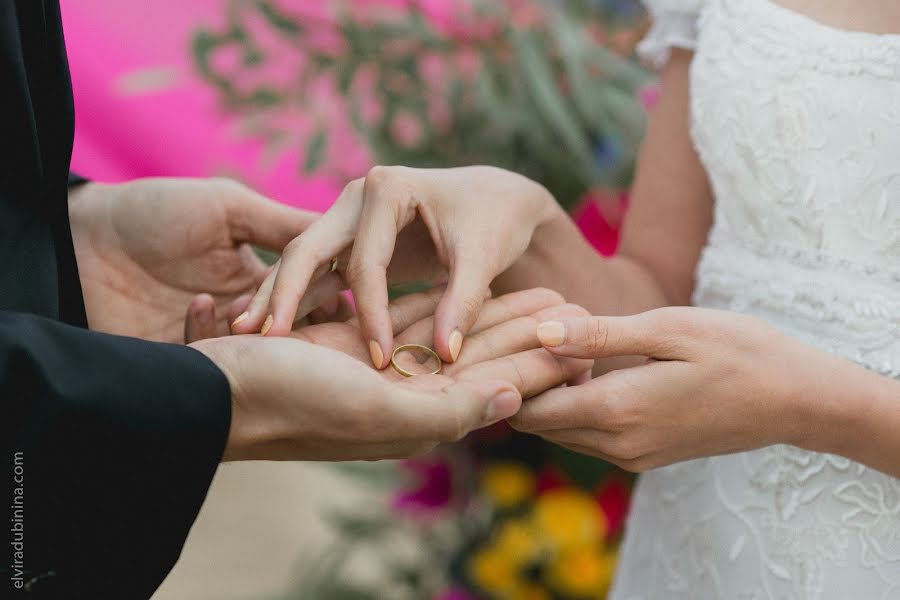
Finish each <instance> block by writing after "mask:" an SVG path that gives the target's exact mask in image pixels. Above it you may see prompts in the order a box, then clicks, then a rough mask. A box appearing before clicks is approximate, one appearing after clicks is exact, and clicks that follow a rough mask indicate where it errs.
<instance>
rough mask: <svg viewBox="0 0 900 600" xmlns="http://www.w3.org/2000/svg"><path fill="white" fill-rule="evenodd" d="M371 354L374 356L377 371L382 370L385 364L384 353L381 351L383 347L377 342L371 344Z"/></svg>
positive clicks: (373, 341)
mask: <svg viewBox="0 0 900 600" xmlns="http://www.w3.org/2000/svg"><path fill="white" fill-rule="evenodd" d="M369 354H370V355H371V356H372V364H373V365H375V368H376V369H380V368H381V365H382V363H384V352H382V351H381V346H379V345H378V342H376V341H375V340H372V341H371V342H369Z"/></svg>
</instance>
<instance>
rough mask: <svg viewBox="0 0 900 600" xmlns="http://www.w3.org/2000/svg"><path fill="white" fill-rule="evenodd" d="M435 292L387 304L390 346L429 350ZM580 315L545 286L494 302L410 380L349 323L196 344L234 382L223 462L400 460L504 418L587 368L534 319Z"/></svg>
mask: <svg viewBox="0 0 900 600" xmlns="http://www.w3.org/2000/svg"><path fill="white" fill-rule="evenodd" d="M440 295H441V293H440V291H436V292H430V293H427V294H418V295H413V296H407V297H404V298H401V299H400V300H398V301H396V302H394V303H392V305H391V307H390V317H391V320H392V331H393V332H395V333H396V335H397V338H398V341H400V340H402V341H403V343H419V344H427V343H428V341H429V339H430V338H431V332H432V330H433V320H432V318H431V316H430V315H431V313H432V312H433V311H434V308H435V306H436V305H437V303H438V301H439V298H440ZM584 314H585V311H584V310H583V309H580V308H578V307H575V306H572V305H565V304H562V299H561V298H560V297H559V295H558V294H556V293H554V292H550V291H547V290H530V291H527V292H519V293H516V294H510V295H508V296H505V297H503V298H499V299H496V300H491V301H489V302H488V303H487V304H486V305H485V308H484V310H483V311H482V313H481V315H480V317H479V319H478V321H477V322H476V323H475V325H474V326H473V329H472V331H473V335H472V337H471V339H470V343H469V344H467V345H466V348H465V350H464V351H463V352H462V353H461V354H460V356H459V360H458V361H457V362H456V363H455V364H452V365H445V366H444V370H443V371H442V373H441V374H440V375H428V376H419V377H413V378H410V379H405V378H403V377H401V376H400V375H399V374H397V373H396V372H394V370H393V369H387V370H385V371H383V372H379V371H375V370H373V369H372V368H371V367H370V366H368V364H366V363H365V362H362V361H365V360H367V357H368V350H367V346H366V343H365V341H364V339H363V338H362V337H360V335H359V330H358V328H357V324H356V323H355V322H354V321H351V322H348V323H325V324H321V325H314V326H310V327H305V328H302V329H299V330H297V331H295V332H294V333H293V334H292V336H293V338H294V339H291V338H264V337H259V336H233V337H229V338H218V339H210V340H204V341H201V342H197V343H195V344H193V346H194V347H195V348H197V349H198V350H200V351H201V352H204V353H205V354H207V356H209V357H210V358H211V359H212V360H213V361H214V362H215V363H216V364H217V365H219V367H220V368H221V369H222V370H223V371H224V372H225V374H226V375H227V376H228V379H229V381H230V383H231V389H232V394H233V401H234V409H233V415H232V425H231V432H230V435H229V440H228V446H227V449H226V453H225V459H226V460H251V459H270V460H271V459H275V460H358V459H370V460H371V459H381V458H400V457H404V456H409V455H413V454H419V453H423V452H427V451H429V450H430V449H432V448H433V447H434V446H435V445H436V444H438V443H440V442H448V441H455V440H458V439H460V438H461V437H462V436H464V435H465V434H467V433H468V432H469V431H471V430H473V429H476V428H479V427H485V426H487V425H490V424H491V423H494V422H496V421H498V420H500V419H503V418H506V417H508V416H510V415H512V414H514V413H515V412H516V411H517V410H518V409H519V406H520V403H521V398H522V397H523V396H524V397H528V396H532V395H534V394H537V393H539V392H541V391H543V390H545V389H549V388H551V387H553V386H556V385H560V384H562V383H564V382H566V381H568V380H571V379H573V378H576V377H578V376H579V375H580V374H582V373H585V372H586V371H587V370H588V369H590V364H591V363H590V361H585V360H578V359H569V358H561V357H555V356H553V355H552V354H550V353H549V352H547V351H546V350H543V349H541V348H540V343H539V341H538V339H537V335H536V334H535V329H536V325H537V323H538V322H539V320H540V319H546V318H568V317H575V316H581V315H584ZM309 342H313V343H309ZM325 345H328V346H330V348H327V347H325ZM348 355H349V356H348Z"/></svg>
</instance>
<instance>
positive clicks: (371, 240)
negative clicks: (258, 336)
mask: <svg viewBox="0 0 900 600" xmlns="http://www.w3.org/2000/svg"><path fill="white" fill-rule="evenodd" d="M560 212H561V211H560V209H559V207H558V206H557V205H556V203H555V202H554V201H553V198H552V197H551V196H550V194H549V193H548V192H547V191H546V190H545V189H544V188H542V187H541V186H539V185H538V184H536V183H534V182H532V181H530V180H528V179H526V178H524V177H522V176H520V175H516V174H514V173H510V172H507V171H503V170H501V169H496V168H492V167H466V168H459V169H410V168H406V167H376V168H375V169H372V170H371V171H370V172H369V174H368V175H367V176H366V178H365V179H359V180H356V181H354V182H352V183H350V184H349V185H348V186H347V187H346V189H345V190H344V192H343V193H342V194H341V196H340V197H339V198H338V200H337V202H336V203H335V205H334V206H333V207H332V208H331V210H329V211H328V212H327V213H326V214H325V215H324V216H323V217H322V218H321V219H320V220H319V221H317V222H316V223H315V224H314V225H312V226H310V227H309V229H307V230H306V231H305V232H304V233H303V234H302V235H301V236H299V237H298V238H297V239H295V240H294V241H293V242H291V243H290V244H288V246H287V247H286V248H285V251H284V254H283V255H282V257H281V260H280V261H279V263H278V264H277V265H276V267H275V269H273V271H272V273H270V274H269V276H268V277H267V278H266V280H265V282H264V283H263V284H262V286H261V287H260V289H259V291H258V292H257V293H256V295H255V296H254V298H253V300H252V301H251V303H250V307H249V309H248V313H247V316H246V317H243V318H242V320H241V322H240V323H236V324H235V327H234V330H235V332H238V333H250V332H255V331H260V329H261V328H262V329H263V330H264V332H265V333H267V334H270V335H287V334H288V332H290V330H291V322H292V320H293V318H294V314H295V312H296V308H297V304H298V302H299V301H300V299H301V298H302V297H303V295H304V293H305V292H306V291H307V287H308V285H309V282H310V280H311V278H312V276H313V273H314V272H315V271H316V269H317V268H320V267H321V265H323V264H327V263H329V262H330V261H331V259H332V257H335V256H338V255H340V254H341V253H342V252H343V253H344V255H343V256H342V260H341V261H340V263H341V264H345V265H346V269H345V274H346V279H347V281H348V283H349V284H350V288H351V289H352V290H353V295H354V298H355V299H356V304H357V310H358V311H359V318H360V329H361V330H362V333H363V336H365V339H367V340H369V344H368V346H369V350H370V355H371V360H372V362H373V363H374V364H375V366H376V367H378V368H382V367H384V366H386V364H387V362H388V358H389V356H390V353H391V351H392V350H393V348H394V344H393V335H392V333H391V327H390V318H389V316H388V308H387V307H388V295H387V286H388V283H397V282H402V281H407V282H408V281H415V280H426V281H431V282H434V281H439V280H441V279H442V278H447V279H448V281H449V284H448V286H447V292H446V294H445V295H444V298H443V299H442V301H441V302H440V304H439V305H438V307H437V311H436V313H435V330H434V346H435V349H436V351H437V353H438V354H439V355H440V356H441V358H442V359H444V360H445V361H447V362H453V361H455V360H456V359H457V358H458V356H459V353H460V350H461V347H462V342H463V336H465V335H466V334H467V333H468V332H469V330H470V329H471V327H472V325H473V324H474V323H475V321H476V320H477V318H478V313H479V310H480V309H481V306H482V303H483V302H484V299H485V297H486V296H487V294H488V291H489V286H490V283H491V281H492V280H493V279H494V278H495V277H496V276H497V275H499V274H500V273H502V272H503V271H505V270H506V269H507V268H508V267H509V266H510V265H512V264H513V263H514V262H515V261H516V260H517V259H518V258H519V256H520V255H521V254H522V253H523V252H524V251H525V250H526V248H527V247H528V244H529V242H530V240H531V237H532V234H533V233H534V231H535V230H536V229H537V228H538V227H539V226H540V225H541V224H542V223H545V222H547V221H549V220H551V219H552V218H553V217H555V216H558V214H559V213H560ZM348 250H349V257H348V256H347V251H348Z"/></svg>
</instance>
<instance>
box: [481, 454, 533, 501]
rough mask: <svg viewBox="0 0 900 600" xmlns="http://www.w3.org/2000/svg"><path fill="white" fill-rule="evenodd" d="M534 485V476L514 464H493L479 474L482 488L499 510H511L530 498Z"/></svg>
mask: <svg viewBox="0 0 900 600" xmlns="http://www.w3.org/2000/svg"><path fill="white" fill-rule="evenodd" d="M534 483H535V482H534V474H532V472H531V471H529V470H528V469H526V468H525V467H524V466H522V465H521V464H519V463H515V462H504V463H494V464H492V465H489V466H487V467H486V468H485V469H484V470H483V471H482V473H481V485H482V487H483V488H484V490H485V492H487V494H488V496H490V497H491V499H492V500H493V501H494V503H495V504H496V505H497V506H498V507H500V508H512V507H514V506H517V505H518V504H521V503H522V502H524V501H525V500H527V499H528V498H530V497H531V496H532V495H533V494H534Z"/></svg>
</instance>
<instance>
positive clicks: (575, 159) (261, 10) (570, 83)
mask: <svg viewBox="0 0 900 600" xmlns="http://www.w3.org/2000/svg"><path fill="white" fill-rule="evenodd" d="M334 4H335V7H336V9H337V10H338V17H337V19H336V20H335V21H334V22H333V23H317V24H316V27H310V26H308V25H305V24H304V23H302V22H301V20H300V19H299V18H298V17H297V16H295V15H292V14H291V13H290V12H288V11H287V10H286V9H283V8H281V7H280V6H279V4H278V3H277V2H274V1H273V0H228V23H227V25H226V26H225V27H223V28H221V29H220V30H218V31H217V30H211V29H200V30H198V31H197V32H196V33H195V34H194V37H193V41H192V50H193V56H194V64H195V67H196V69H197V72H198V73H199V74H200V76H201V77H202V78H203V79H205V80H206V81H207V82H209V83H210V84H211V85H213V86H214V87H215V88H216V89H217V90H218V91H219V93H220V97H221V99H222V103H223V105H224V106H225V107H226V108H228V109H230V110H232V111H236V112H237V113H238V114H240V115H241V116H243V117H246V118H247V119H248V121H252V123H253V124H254V127H253V131H254V133H255V134H256V135H259V136H260V137H262V138H263V139H264V140H266V141H267V142H268V143H270V145H272V146H273V147H277V148H282V147H283V143H284V135H279V129H283V128H284V125H282V124H281V121H279V116H281V115H283V114H284V113H286V112H292V113H296V112H298V109H299V111H300V112H302V113H303V114H305V115H306V118H307V119H308V122H311V123H320V124H321V123H328V122H329V116H328V109H332V108H333V106H323V103H324V104H326V105H327V104H331V103H333V102H334V99H333V97H332V98H331V99H326V100H323V98H322V95H321V94H317V93H315V92H314V90H317V89H321V87H322V85H323V83H324V85H325V86H326V87H327V88H329V89H331V90H332V91H333V94H334V95H336V96H337V97H338V98H339V100H340V102H342V105H343V109H344V112H345V113H346V114H347V116H348V118H349V122H350V123H351V124H352V126H353V128H354V131H355V132H356V134H357V135H358V136H359V139H360V140H361V142H362V143H363V144H364V146H365V147H367V148H368V149H369V150H370V152H371V154H372V158H373V159H374V161H375V162H377V163H381V164H405V165H410V166H421V167H437V166H441V167H449V166H459V165H467V164H492V165H496V166H499V167H504V168H507V169H511V170H514V171H518V172H520V173H523V174H525V175H527V176H529V177H531V178H533V179H535V180H537V181H540V182H541V183H543V184H544V185H546V186H547V187H548V188H549V189H550V191H551V192H553V193H554V195H555V196H556V197H557V198H558V199H559V200H560V202H561V203H562V204H564V205H570V204H571V203H572V202H574V201H575V200H577V199H578V198H579V197H580V196H581V195H582V194H583V193H584V192H585V191H586V190H587V189H589V188H592V187H595V186H613V187H622V186H624V185H626V184H627V183H628V181H629V179H630V177H631V173H632V164H633V160H634V156H635V153H636V149H637V145H638V142H639V140H640V139H641V136H642V134H643V127H644V112H643V109H642V108H641V106H640V105H639V103H638V102H637V101H636V99H635V97H636V92H637V90H638V89H639V88H640V87H641V86H643V85H644V84H646V83H647V81H648V75H647V73H645V72H644V71H643V70H642V69H641V68H640V67H638V66H636V65H635V64H634V62H633V61H631V60H630V58H629V57H628V56H621V55H620V53H621V52H622V50H621V49H619V52H620V53H617V52H614V51H613V50H611V49H610V47H608V45H607V44H606V42H602V41H598V40H604V39H610V37H611V36H615V35H616V34H617V33H618V32H623V31H624V32H625V33H628V32H629V31H633V30H634V28H635V27H636V26H637V25H638V24H639V23H640V22H641V21H640V18H641V16H640V15H639V14H638V16H636V17H631V18H629V19H627V20H623V18H621V15H620V17H618V18H617V17H616V15H617V14H618V13H616V12H614V11H611V10H610V9H608V8H604V7H605V6H606V4H608V2H602V1H601V2H598V1H596V0H573V1H571V2H558V1H552V0H532V2H531V4H528V5H526V9H527V10H530V11H531V13H530V14H536V15H538V18H530V19H521V18H518V19H517V16H521V14H522V13H523V10H524V9H523V8H522V4H521V3H519V4H518V5H517V7H516V8H515V9H514V8H511V7H510V6H511V5H510V6H507V4H506V3H505V2H502V1H493V2H489V1H478V0H468V1H464V0H461V1H460V2H458V4H459V7H460V17H459V19H457V22H455V23H454V25H453V26H449V27H445V26H441V25H437V24H435V23H433V22H432V21H431V20H430V19H429V18H427V17H426V15H425V14H423V12H422V10H421V9H420V8H419V7H418V5H416V4H414V5H413V8H412V9H407V10H405V11H397V10H395V11H390V10H388V9H386V8H385V7H380V11H378V12H371V13H368V12H367V13H364V12H362V10H361V9H359V8H354V7H353V5H352V3H349V2H335V3H334ZM598 15H600V17H602V18H598ZM260 22H261V23H263V24H265V25H267V26H268V28H269V30H270V31H269V33H270V34H271V35H270V36H269V37H271V38H272V39H275V40H277V41H279V42H280V43H281V44H282V46H283V49H282V46H280V47H279V48H280V49H279V50H278V51H272V50H268V51H266V50H263V49H262V48H263V47H264V45H265V43H266V41H267V40H261V39H254V37H253V35H252V34H251V33H250V32H251V31H259V28H258V26H255V27H251V26H250V24H251V23H260ZM326 29H327V33H331V34H333V37H334V38H335V39H336V40H337V43H329V44H325V43H323V42H322V41H321V38H322V34H323V32H325V30H326ZM226 50H230V51H232V52H233V51H235V50H236V51H237V54H238V56H240V57H241V59H240V61H239V62H240V65H239V68H238V69H237V70H234V69H233V68H231V69H230V70H227V71H226V70H225V69H224V68H217V67H216V66H215V65H216V61H215V60H214V57H215V55H216V54H217V53H219V52H223V51H226ZM625 50H626V51H627V48H626V49H625ZM286 53H292V54H295V55H296V54H299V55H301V56H302V57H303V59H302V67H301V68H300V69H299V70H298V71H297V72H296V75H295V76H288V77H278V78H276V77H274V76H267V75H266V74H267V73H269V72H271V71H272V67H273V66H275V67H278V66H279V65H280V64H284V63H283V61H285V59H286ZM465 63H468V64H469V66H468V67H465V66H464V65H465ZM429 65H430V66H429ZM461 65H463V66H461ZM431 67H433V68H431ZM275 70H277V69H275ZM247 81H252V82H254V83H253V84H252V85H248V84H246V82H247ZM372 104H374V105H375V106H376V107H377V111H375V113H376V114H374V115H373V114H370V113H371V112H372V111H371V110H369V111H367V110H366V108H367V106H368V107H371V105H372ZM308 129H309V128H308V127H305V128H300V127H298V129H297V131H294V132H291V133H294V134H295V135H294V137H293V138H292V139H294V140H295V141H296V143H298V144H300V145H301V147H302V148H303V150H304V151H303V153H302V154H303V159H302V162H301V164H300V165H298V171H299V172H301V173H303V174H309V173H312V172H319V171H322V170H326V171H327V170H331V171H333V172H338V171H339V168H340V166H339V165H337V166H336V165H334V163H335V162H337V161H336V160H335V158H337V159H339V158H340V157H339V156H338V155H339V152H340V150H341V149H339V148H334V147H332V144H333V142H332V137H331V136H330V134H329V129H328V127H327V126H318V127H315V128H314V129H313V130H312V131H311V132H310V131H308ZM281 133H283V132H281ZM601 148H602V149H604V151H605V152H607V154H609V153H610V152H611V155H608V156H604V157H603V159H602V160H601V159H598V151H599V149H601ZM329 157H331V158H329ZM356 175H358V174H356Z"/></svg>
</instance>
